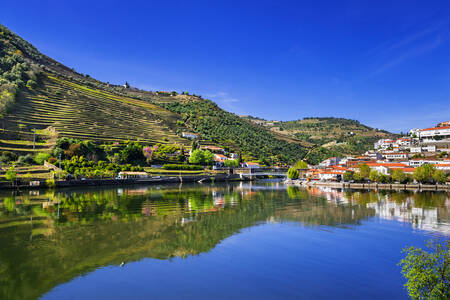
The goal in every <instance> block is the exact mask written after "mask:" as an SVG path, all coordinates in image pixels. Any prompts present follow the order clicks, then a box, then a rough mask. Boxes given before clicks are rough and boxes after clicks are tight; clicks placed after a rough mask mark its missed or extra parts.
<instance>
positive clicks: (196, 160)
mask: <svg viewBox="0 0 450 300" xmlns="http://www.w3.org/2000/svg"><path fill="white" fill-rule="evenodd" d="M213 162H214V154H213V153H212V152H211V151H209V150H199V149H196V150H194V151H192V154H191V156H190V157H189V163H191V164H199V165H210V164H212V163H213Z"/></svg>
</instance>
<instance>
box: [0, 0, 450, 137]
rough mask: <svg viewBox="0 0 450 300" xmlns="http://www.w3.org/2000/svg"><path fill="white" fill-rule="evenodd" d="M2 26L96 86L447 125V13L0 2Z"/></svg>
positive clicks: (374, 7) (292, 4) (266, 108)
mask: <svg viewBox="0 0 450 300" xmlns="http://www.w3.org/2000/svg"><path fill="white" fill-rule="evenodd" d="M0 23H2V24H4V25H6V26H7V27H9V28H10V29H11V30H12V31H14V32H16V33H17V34H19V35H21V36H22V37H23V38H25V39H26V40H28V41H30V42H31V43H32V44H34V45H35V46H36V47H37V48H38V49H39V50H41V51H42V52H43V53H44V54H47V55H48V56H50V57H52V58H55V59H57V60H58V61H60V62H62V63H64V64H66V65H68V66H70V67H74V68H75V69H76V70H77V71H79V72H82V73H87V74H89V75H90V76H92V77H95V78H97V79H100V80H103V81H109V82H112V83H121V84H122V83H124V82H125V81H128V82H129V83H130V84H131V85H133V86H137V87H140V88H143V89H148V90H170V91H171V90H175V91H179V92H181V91H189V92H190V93H195V94H200V95H202V96H204V97H205V98H209V99H212V100H214V101H216V102H217V103H218V104H219V105H220V106H221V107H223V108H224V109H227V110H229V111H232V112H235V113H238V114H251V115H253V116H258V117H263V118H266V119H278V120H292V119H300V118H303V117H311V116H322V117H324V116H334V117H346V118H352V119H357V120H360V121H361V122H362V123H365V124H368V125H370V126H372V127H376V128H383V129H387V130H391V131H395V132H399V131H407V130H409V129H410V128H412V127H429V126H432V125H435V123H437V122H440V121H447V120H449V119H450V1H432V0H429V1H414V0H407V1H399V0H396V1H384V0H377V1H319V0H317V1H263V0H260V1H93V0H91V1H45V0H41V1H37V0H35V1H26V2H24V1H21V2H18V1H15V0H3V1H2V5H1V10H0Z"/></svg>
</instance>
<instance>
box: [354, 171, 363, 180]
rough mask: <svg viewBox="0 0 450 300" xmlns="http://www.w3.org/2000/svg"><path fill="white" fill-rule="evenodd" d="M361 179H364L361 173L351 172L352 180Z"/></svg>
mask: <svg viewBox="0 0 450 300" xmlns="http://www.w3.org/2000/svg"><path fill="white" fill-rule="evenodd" d="M363 179H364V177H363V176H362V175H361V173H360V172H356V173H355V174H353V180H355V181H362V180H363Z"/></svg>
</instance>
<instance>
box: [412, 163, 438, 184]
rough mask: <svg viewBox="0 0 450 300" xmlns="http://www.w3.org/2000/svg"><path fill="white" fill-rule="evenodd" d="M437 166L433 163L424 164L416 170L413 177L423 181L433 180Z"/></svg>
mask: <svg viewBox="0 0 450 300" xmlns="http://www.w3.org/2000/svg"><path fill="white" fill-rule="evenodd" d="M435 170H436V168H435V167H434V165H431V164H423V165H421V166H420V167H417V168H416V169H415V170H414V173H413V177H414V179H415V180H417V181H418V182H421V183H427V182H431V181H432V179H433V174H434V172H435Z"/></svg>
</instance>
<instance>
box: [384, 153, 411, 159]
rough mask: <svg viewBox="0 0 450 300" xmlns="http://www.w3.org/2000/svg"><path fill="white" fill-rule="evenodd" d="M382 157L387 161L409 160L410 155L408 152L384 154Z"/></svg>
mask: <svg viewBox="0 0 450 300" xmlns="http://www.w3.org/2000/svg"><path fill="white" fill-rule="evenodd" d="M382 155H383V157H384V158H386V159H407V158H408V153H406V152H393V153H383V154H382Z"/></svg>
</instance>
